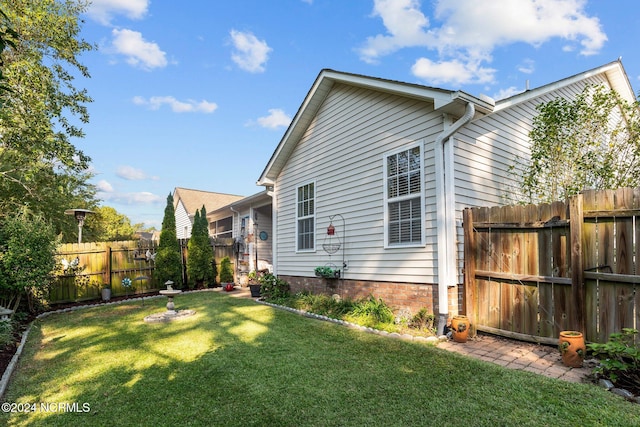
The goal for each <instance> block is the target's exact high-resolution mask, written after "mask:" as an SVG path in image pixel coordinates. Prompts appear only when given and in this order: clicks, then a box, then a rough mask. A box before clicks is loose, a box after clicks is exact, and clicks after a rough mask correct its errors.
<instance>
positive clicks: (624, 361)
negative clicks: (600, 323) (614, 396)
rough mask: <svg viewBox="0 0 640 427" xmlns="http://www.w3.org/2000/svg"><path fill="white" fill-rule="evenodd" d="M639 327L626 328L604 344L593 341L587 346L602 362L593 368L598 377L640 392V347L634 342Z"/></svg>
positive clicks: (612, 335) (637, 392)
mask: <svg viewBox="0 0 640 427" xmlns="http://www.w3.org/2000/svg"><path fill="white" fill-rule="evenodd" d="M636 334H638V330H637V329H632V328H624V329H622V332H616V333H613V334H611V335H610V336H609V341H608V342H606V343H604V344H599V343H591V344H587V348H588V349H589V350H591V351H592V353H593V356H594V357H596V358H597V359H599V361H600V364H599V365H598V366H596V367H595V368H594V369H593V373H594V374H595V375H596V376H597V377H604V378H608V379H609V380H611V382H612V383H614V384H615V385H616V386H617V387H620V388H624V389H625V390H628V391H630V392H631V393H633V394H635V395H638V394H640V347H638V345H635V344H634V339H635V336H636Z"/></svg>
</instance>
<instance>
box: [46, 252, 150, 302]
mask: <svg viewBox="0 0 640 427" xmlns="http://www.w3.org/2000/svg"><path fill="white" fill-rule="evenodd" d="M147 251H149V253H150V254H151V256H153V254H155V252H156V246H155V244H154V243H153V242H151V241H135V240H131V241H122V242H97V243H67V244H64V245H61V246H60V247H59V248H58V253H57V256H58V258H59V259H60V260H61V261H62V263H63V265H64V264H67V265H72V266H73V267H71V268H67V269H64V268H63V271H62V272H61V274H60V275H58V276H57V278H56V281H55V283H54V285H53V287H52V289H51V292H50V302H51V303H52V304H55V303H62V302H72V301H73V302H76V301H86V300H92V299H98V298H100V293H101V290H102V288H103V287H104V286H105V285H107V284H110V285H111V294H112V295H113V296H118V295H125V294H127V293H128V294H130V295H131V294H133V293H135V294H139V293H146V292H151V291H154V290H157V289H158V285H157V284H156V283H155V282H154V280H153V271H154V269H155V265H154V261H153V259H152V258H151V257H148V256H147ZM74 260H77V261H74ZM76 263H77V266H74V265H76ZM125 277H127V278H129V279H130V280H131V288H125V287H124V286H122V280H123V279H124V278H125Z"/></svg>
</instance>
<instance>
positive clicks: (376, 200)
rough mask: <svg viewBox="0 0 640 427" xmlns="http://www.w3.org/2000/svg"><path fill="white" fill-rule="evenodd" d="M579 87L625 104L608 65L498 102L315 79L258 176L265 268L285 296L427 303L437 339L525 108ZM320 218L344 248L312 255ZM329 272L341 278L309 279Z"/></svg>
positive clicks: (616, 65)
mask: <svg viewBox="0 0 640 427" xmlns="http://www.w3.org/2000/svg"><path fill="white" fill-rule="evenodd" d="M587 84H603V85H605V86H608V87H611V88H613V89H615V90H617V91H618V92H619V93H620V94H621V95H622V96H623V97H624V98H625V99H627V100H629V101H634V100H635V96H634V93H633V90H632V88H631V85H630V83H629V80H628V78H627V76H626V73H625V71H624V69H623V67H622V64H621V63H620V62H619V61H616V62H613V63H610V64H607V65H604V66H602V67H599V68H596V69H593V70H589V71H586V72H583V73H580V74H577V75H575V76H572V77H569V78H566V79H563V80H560V81H558V82H555V83H552V84H548V85H546V86H542V87H539V88H536V89H533V90H528V91H526V92H524V93H521V94H519V95H515V96H512V97H510V98H507V99H503V100H500V101H497V102H494V101H493V100H491V99H489V98H486V97H475V96H472V95H469V94H467V93H465V92H462V91H450V90H443V89H437V88H432V87H425V86H421V85H416V84H408V83H402V82H397V81H390V80H384V79H379V78H372V77H366V76H362V75H354V74H348V73H342V72H336V71H332V70H323V71H321V72H320V74H319V75H318V77H317V79H316V81H315V82H314V84H313V86H312V87H311V89H310V91H309V93H308V94H307V96H306V98H305V99H304V101H303V103H302V105H301V107H300V109H299V110H298V112H297V114H296V116H295V117H294V119H293V121H292V123H291V125H290V126H289V128H288V129H287V131H286V132H285V134H284V136H283V138H282V140H281V141H280V143H279V144H278V146H277V147H276V149H275V151H274V153H273V155H272V157H271V159H270V160H269V162H268V163H267V165H266V167H265V169H264V171H263V172H262V175H261V176H260V178H259V180H258V184H259V185H263V186H265V187H266V188H267V190H268V191H269V192H270V193H271V194H272V195H273V199H272V202H273V230H272V232H273V234H274V235H275V238H274V242H275V244H274V246H273V264H274V270H275V273H276V274H277V275H278V276H280V277H282V278H284V279H285V280H287V281H288V282H289V283H290V284H291V285H292V289H293V290H294V291H298V290H303V289H308V290H312V291H314V292H325V293H331V294H334V293H335V294H340V295H342V296H343V297H345V296H348V297H363V296H364V297H366V296H368V295H369V294H373V295H374V296H376V297H379V298H382V299H383V300H384V301H385V302H388V303H389V304H390V305H392V306H394V307H396V308H399V309H400V308H405V309H408V310H410V311H412V312H415V311H417V310H418V309H420V308H422V307H425V308H427V309H428V310H429V311H431V312H433V313H436V314H438V315H439V329H440V330H442V327H443V325H444V324H445V322H446V320H447V318H449V317H450V316H452V315H454V314H457V313H458V312H459V310H464V308H463V307H462V300H461V297H459V295H460V296H461V295H463V292H462V289H461V288H462V285H461V283H462V261H463V253H462V250H463V235H462V228H461V221H462V210H463V209H464V208H465V207H471V206H490V205H496V204H504V203H505V199H504V196H505V194H506V193H507V192H509V190H510V188H511V187H512V186H513V185H515V184H516V180H517V178H518V177H516V176H513V173H512V172H511V170H510V166H511V165H512V164H513V162H514V159H515V158H516V156H522V157H525V158H526V157H527V156H528V153H529V146H530V142H529V136H528V134H529V131H530V130H531V123H532V119H533V117H534V116H535V115H536V114H537V111H536V109H535V107H536V105H538V104H540V103H542V102H547V101H550V100H552V99H554V98H557V97H572V96H574V95H575V94H577V93H579V92H581V91H582V89H583V88H584V87H585V85H587ZM338 214H339V215H340V216H341V218H344V226H343V224H342V223H341V221H340V220H338V221H336V220H335V218H336V215H338ZM331 219H333V220H331ZM330 222H332V223H333V226H335V233H336V234H337V235H341V236H342V239H341V244H342V247H341V249H340V251H343V252H340V251H339V252H338V253H334V254H330V253H328V252H326V251H325V250H324V249H323V248H324V246H323V242H324V241H326V239H327V238H331V237H333V236H328V234H327V231H326V230H327V227H328V226H329V223H330ZM342 260H344V263H345V264H346V266H345V267H343V266H342V265H341V264H342ZM337 261H338V262H337ZM328 263H331V264H337V265H339V266H340V267H343V268H341V270H342V271H341V279H339V280H336V279H321V278H316V277H314V268H315V267H317V266H322V265H325V264H328Z"/></svg>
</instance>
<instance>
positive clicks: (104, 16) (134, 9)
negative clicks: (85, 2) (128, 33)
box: [87, 0, 149, 25]
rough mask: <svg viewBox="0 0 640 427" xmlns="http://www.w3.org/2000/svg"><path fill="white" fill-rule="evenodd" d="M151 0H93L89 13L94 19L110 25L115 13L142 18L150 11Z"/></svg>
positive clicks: (131, 17) (132, 17)
mask: <svg viewBox="0 0 640 427" xmlns="http://www.w3.org/2000/svg"><path fill="white" fill-rule="evenodd" d="M148 8H149V0H92V1H91V3H90V4H89V8H88V9H87V15H89V17H90V18H91V19H93V20H94V21H97V22H99V23H101V24H103V25H109V24H110V23H111V19H112V18H113V16H114V15H124V16H126V17H127V18H129V19H142V18H143V17H144V16H145V15H146V14H147V11H148Z"/></svg>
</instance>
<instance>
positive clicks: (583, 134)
mask: <svg viewBox="0 0 640 427" xmlns="http://www.w3.org/2000/svg"><path fill="white" fill-rule="evenodd" d="M638 106H639V105H638V102H637V101H636V102H633V103H629V102H627V101H626V100H624V99H622V98H621V97H620V95H619V94H618V93H617V92H615V91H613V90H607V89H605V88H603V87H602V86H587V87H585V89H584V90H583V91H582V92H581V93H580V94H579V95H578V96H577V97H576V98H575V99H574V100H567V99H564V98H559V99H555V100H552V101H549V102H547V103H543V104H540V105H538V106H537V107H536V108H537V110H538V112H539V113H538V115H537V116H536V117H535V118H534V120H533V129H532V130H531V132H530V134H529V137H530V139H531V143H532V145H531V158H530V160H529V161H528V162H525V163H524V165H523V166H522V167H521V172H522V177H523V179H522V184H521V189H522V192H523V196H524V197H525V199H526V201H528V202H534V203H536V202H552V201H556V200H565V199H566V198H568V197H570V196H572V195H575V194H578V193H579V192H580V191H582V190H584V189H588V188H594V189H615V188H620V187H628V186H638V185H640V167H638V166H639V162H640V116H639V110H638ZM514 169H519V167H518V166H514Z"/></svg>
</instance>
